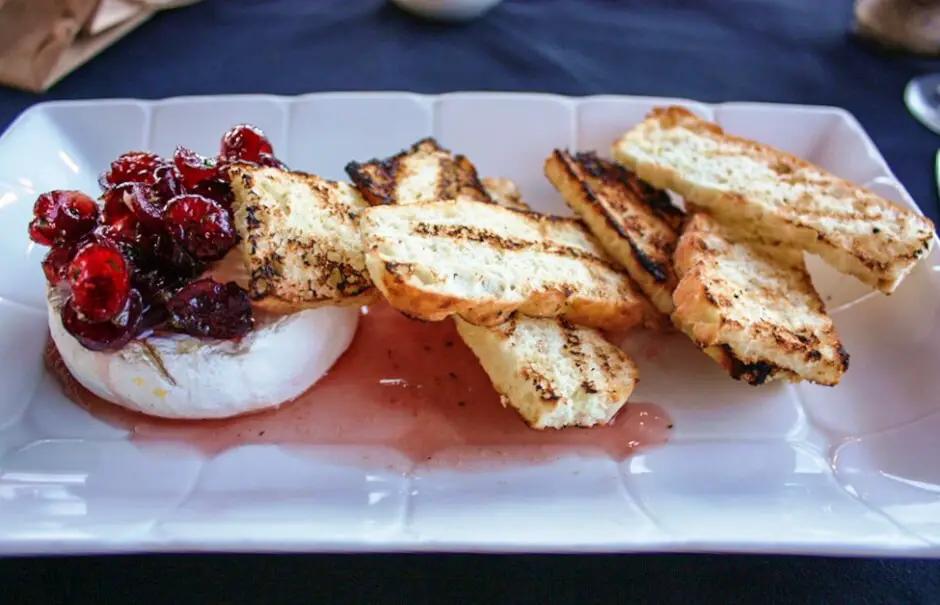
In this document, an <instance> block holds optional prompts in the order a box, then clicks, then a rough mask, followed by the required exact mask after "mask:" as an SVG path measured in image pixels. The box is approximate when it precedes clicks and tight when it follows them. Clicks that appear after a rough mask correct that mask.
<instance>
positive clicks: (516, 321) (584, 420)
mask: <svg viewBox="0 0 940 605" xmlns="http://www.w3.org/2000/svg"><path fill="white" fill-rule="evenodd" d="M457 331H458V333H459V334H460V336H461V338H462V339H463V341H464V342H465V343H467V346H468V347H470V350H472V351H473V353H474V354H475V355H476V356H477V358H478V359H479V360H480V364H481V365H482V366H483V369H484V370H485V371H486V373H487V375H488V376H489V377H490V380H491V381H492V382H493V387H494V388H495V389H496V391H497V392H498V393H499V395H500V400H501V401H502V403H503V405H504V406H510V407H512V408H513V409H514V410H516V412H518V413H519V415H520V416H521V417H522V419H523V420H524V421H525V422H526V424H528V425H529V426H530V427H532V428H534V429H560V428H564V427H575V426H579V427H590V426H596V425H605V424H607V423H609V422H610V421H611V420H612V419H613V418H614V416H615V415H616V414H617V412H618V411H619V410H620V408H622V407H623V405H624V404H625V403H626V402H627V399H628V398H629V397H630V394H631V393H632V392H633V389H634V387H635V385H636V383H637V381H638V379H639V378H638V376H639V374H638V371H637V367H636V364H634V363H633V360H631V359H630V357H628V356H627V354H626V353H624V352H623V351H622V350H621V349H620V348H619V347H617V346H615V345H613V344H611V343H609V342H607V341H606V340H604V338H603V337H602V336H601V335H600V333H599V332H598V331H597V330H592V329H590V328H582V327H578V326H574V325H572V324H570V323H568V322H567V321H565V320H560V319H555V318H541V319H540V318H533V317H526V316H522V315H516V316H514V317H512V318H510V319H509V321H506V322H504V323H502V324H500V325H498V326H475V325H473V324H471V323H469V322H466V321H463V320H462V319H460V318H457Z"/></svg>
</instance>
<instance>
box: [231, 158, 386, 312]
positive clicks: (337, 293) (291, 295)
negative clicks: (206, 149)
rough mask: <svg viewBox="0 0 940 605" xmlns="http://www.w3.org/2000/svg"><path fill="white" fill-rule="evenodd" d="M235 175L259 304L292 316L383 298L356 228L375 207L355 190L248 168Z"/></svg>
mask: <svg viewBox="0 0 940 605" xmlns="http://www.w3.org/2000/svg"><path fill="white" fill-rule="evenodd" d="M229 175H230V177H231V181H232V191H233V193H234V198H235V199H234V203H233V210H234V216H235V229H236V231H237V232H238V235H239V236H240V237H241V240H242V250H243V251H244V255H245V264H246V266H247V267H248V269H249V271H250V273H251V282H250V286H249V293H250V295H251V297H252V298H253V299H255V301H256V304H258V305H259V306H261V307H262V308H267V309H270V310H273V311H276V312H290V311H293V310H298V309H304V308H312V307H319V306H324V305H339V306H346V305H362V304H367V303H369V302H372V301H374V300H375V299H377V298H378V295H379V293H378V291H377V290H376V289H375V287H374V286H373V285H372V281H371V280H370V279H369V275H368V272H367V271H366V267H365V259H364V257H363V253H362V238H361V237H360V235H359V227H358V224H357V222H358V218H359V215H360V213H361V212H363V211H364V210H365V209H367V208H368V207H369V206H368V204H366V203H365V201H363V199H362V196H360V195H359V192H358V191H356V189H355V188H354V187H353V186H351V185H349V184H347V183H341V182H334V181H328V180H325V179H321V178H320V177H317V176H314V175H310V174H304V173H300V172H289V171H286V170H281V169H278V168H267V167H258V166H250V165H246V164H236V165H234V166H232V168H231V169H230V170H229Z"/></svg>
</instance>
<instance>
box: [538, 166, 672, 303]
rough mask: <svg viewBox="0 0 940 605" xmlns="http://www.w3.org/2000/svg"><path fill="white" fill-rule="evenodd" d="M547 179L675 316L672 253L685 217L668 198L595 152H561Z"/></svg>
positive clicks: (547, 171)
mask: <svg viewBox="0 0 940 605" xmlns="http://www.w3.org/2000/svg"><path fill="white" fill-rule="evenodd" d="M545 175H546V176H547V177H548V179H549V180H550V181H551V182H552V185H554V186H555V189H557V190H558V191H559V193H561V195H562V197H563V198H564V200H565V203H566V204H568V206H570V207H571V209H572V210H574V211H575V212H576V213H577V214H578V216H580V217H581V219H582V220H583V221H584V222H585V224H587V226H588V228H590V230H591V231H592V232H593V233H594V235H595V236H596V237H597V239H598V241H599V242H600V243H601V245H602V246H603V247H604V249H605V250H606V251H607V252H608V254H610V255H611V256H612V257H613V258H614V259H616V260H617V261H618V262H619V263H620V264H621V265H623V266H624V267H625V268H626V270H627V273H629V274H630V277H632V278H633V280H634V281H635V282H636V283H637V285H638V286H639V287H640V289H641V290H642V291H643V293H644V294H646V296H647V297H649V299H650V300H651V301H652V303H653V304H654V305H655V306H656V308H657V309H659V311H660V312H661V313H664V314H666V315H667V316H668V315H670V314H671V313H672V311H673V308H674V306H673V303H672V291H673V290H675V288H676V283H677V281H678V280H677V279H676V273H675V270H674V269H673V266H672V254H673V252H674V251H675V248H676V241H677V240H678V239H679V234H678V230H679V229H680V227H681V225H682V221H683V220H684V218H685V213H684V212H683V211H682V210H681V209H679V208H677V207H676V206H674V205H673V204H672V201H671V200H670V199H669V194H668V193H666V192H665V191H663V190H661V189H655V188H653V187H650V186H649V185H647V184H646V183H644V182H643V181H641V180H640V179H639V178H637V176H636V175H635V174H633V173H631V172H630V171H628V170H626V169H625V168H623V167H622V166H619V165H617V164H614V163H613V162H610V161H607V160H603V159H601V158H599V157H597V155H596V154H594V153H577V154H574V155H572V154H570V153H568V152H567V151H563V150H560V149H556V150H555V151H554V152H553V153H552V155H551V156H549V158H548V159H547V160H546V161H545Z"/></svg>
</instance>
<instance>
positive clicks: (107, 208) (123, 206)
mask: <svg viewBox="0 0 940 605" xmlns="http://www.w3.org/2000/svg"><path fill="white" fill-rule="evenodd" d="M130 187H131V184H130V183H127V184H124V185H118V186H117V187H111V188H109V189H107V190H105V192H104V193H103V194H102V195H101V199H102V200H104V210H102V212H101V222H102V223H105V224H108V225H111V224H114V223H116V222H118V221H120V220H121V219H123V218H124V217H127V216H132V215H133V211H132V210H131V207H130V206H128V205H127V202H125V201H124V194H125V193H127V191H128V189H129V188H130Z"/></svg>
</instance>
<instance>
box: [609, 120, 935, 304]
mask: <svg viewBox="0 0 940 605" xmlns="http://www.w3.org/2000/svg"><path fill="white" fill-rule="evenodd" d="M613 153H614V157H615V158H616V159H617V161H619V162H621V163H623V164H625V165H626V166H627V167H629V168H630V169H632V170H634V171H636V173H637V174H638V175H639V176H640V178H642V179H644V180H646V181H648V182H650V183H651V184H652V185H654V186H656V187H661V188H664V189H672V190H673V191H675V192H676V193H678V194H680V195H682V196H683V197H685V198H686V199H687V200H689V201H690V202H692V203H694V204H695V205H697V206H700V207H702V208H703V209H705V210H707V211H708V212H709V213H710V214H712V215H713V216H714V217H715V218H716V219H718V220H719V222H721V223H722V224H724V225H726V226H727V227H728V228H729V229H732V230H733V231H734V233H735V235H736V236H739V237H752V236H754V235H756V236H758V237H760V238H769V239H773V240H778V241H781V242H782V243H784V244H786V245H789V246H793V247H796V248H800V249H802V250H806V251H808V252H812V253H813V254H817V255H819V256H820V257H822V258H823V259H824V260H825V261H826V262H828V263H829V264H831V265H832V266H833V267H835V268H836V269H837V270H839V271H841V272H843V273H847V274H849V275H853V276H855V277H856V278H858V279H859V280H861V281H862V282H864V283H865V284H868V285H869V286H871V287H873V288H876V289H878V290H881V291H882V292H885V293H891V292H893V291H894V290H895V289H896V288H897V286H898V285H899V284H900V282H901V280H902V279H903V278H904V277H905V276H906V275H907V274H908V273H909V272H910V271H911V269H912V268H913V266H914V265H915V264H916V262H917V261H918V259H920V258H923V257H924V256H926V254H927V252H928V251H929V250H930V247H931V246H932V245H933V238H934V225H933V223H932V222H931V221H930V220H929V219H928V218H926V217H924V216H922V215H921V214H918V213H917V212H915V211H913V210H911V209H908V208H904V207H902V206H900V205H897V204H895V203H892V202H890V201H888V200H886V199H884V198H882V197H879V196H878V195H876V194H875V193H874V192H872V191H870V190H868V189H865V188H862V187H858V186H856V185H853V184H852V183H850V182H848V181H845V180H843V179H840V178H838V177H836V176H833V175H832V174H829V173H827V172H826V171H824V170H822V169H820V168H818V167H816V166H813V165H812V164H810V163H808V162H805V161H803V160H801V159H799V158H796V157H794V156H792V155H789V154H786V153H783V152H781V151H778V150H777V149H774V148H772V147H769V146H767V145H762V144H760V143H756V142H754V141H750V140H747V139H743V138H739V137H735V136H731V135H729V134H727V133H725V132H724V131H723V130H722V129H721V128H720V127H718V126H717V125H715V124H712V123H711V122H707V121H705V120H702V119H701V118H699V117H697V116H695V115H694V114H692V113H691V112H689V111H688V110H686V109H683V108H680V107H666V108H657V109H654V110H653V112H652V113H651V114H650V115H649V116H647V118H646V119H645V120H644V121H643V122H641V123H640V124H639V125H637V126H636V127H635V128H633V129H632V130H630V131H629V132H627V133H626V134H625V135H623V137H621V138H620V139H619V140H618V141H617V142H615V143H614V146H613Z"/></svg>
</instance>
